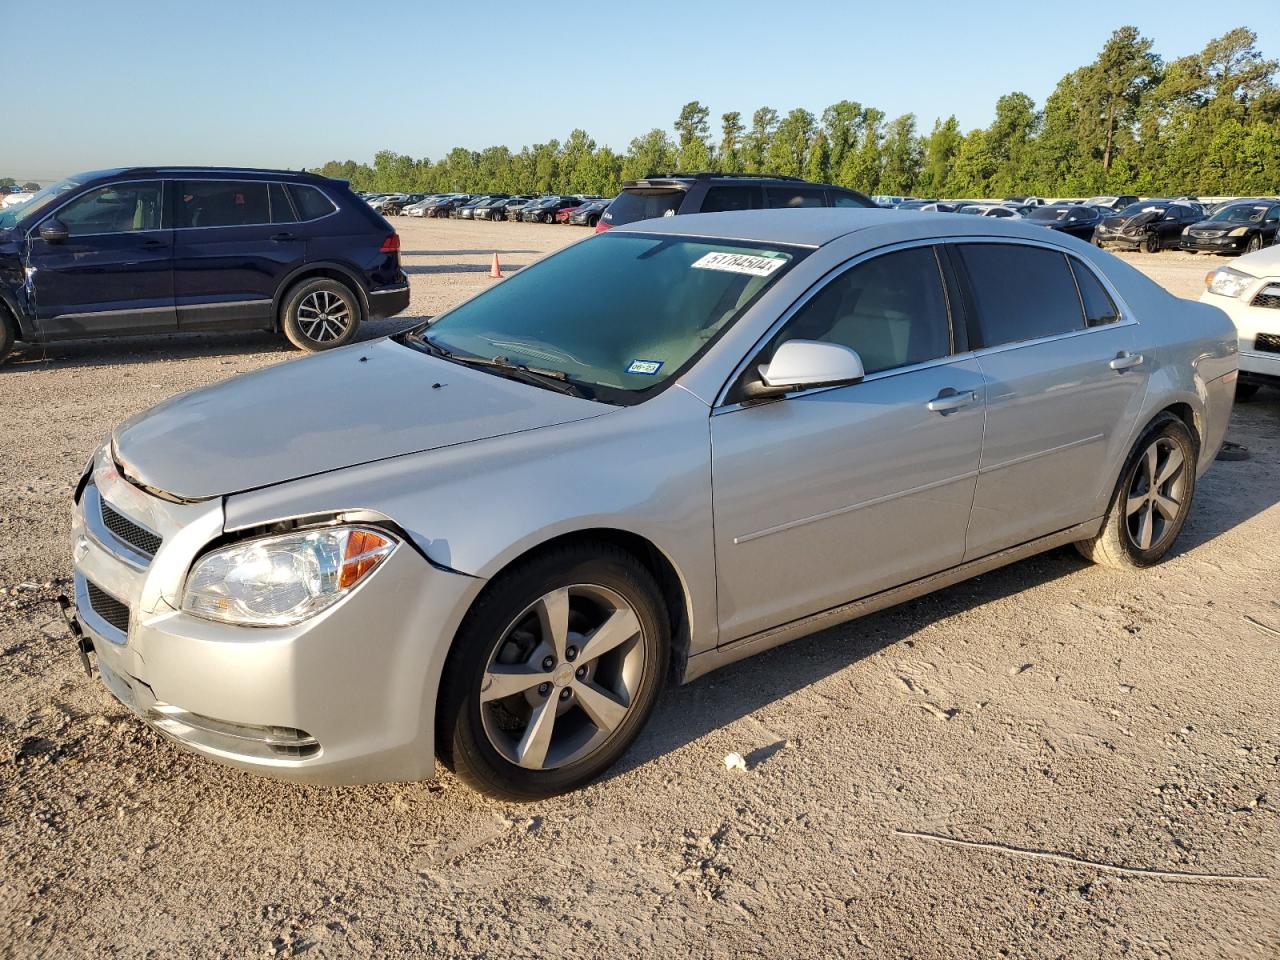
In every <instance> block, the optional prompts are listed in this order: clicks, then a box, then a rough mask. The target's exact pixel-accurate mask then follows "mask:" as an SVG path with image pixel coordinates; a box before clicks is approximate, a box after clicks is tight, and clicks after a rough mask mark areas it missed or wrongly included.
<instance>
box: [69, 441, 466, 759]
mask: <svg viewBox="0 0 1280 960" xmlns="http://www.w3.org/2000/svg"><path fill="white" fill-rule="evenodd" d="M104 460H105V462H104ZM102 500H106V501H107V502H108V503H109V504H110V505H111V507H112V508H113V509H114V510H115V511H116V512H117V513H118V514H120V515H123V516H126V517H128V518H130V519H132V520H136V521H138V522H139V523H140V524H142V523H145V524H146V526H147V527H148V529H150V530H153V531H155V533H156V534H158V535H161V536H162V537H163V540H162V542H161V545H160V547H159V549H158V550H157V551H156V552H155V554H154V556H153V557H151V558H149V561H148V559H147V558H145V557H143V558H142V561H143V562H142V564H140V563H139V557H138V556H137V555H136V554H133V555H131V554H130V553H129V551H128V550H127V549H125V548H124V547H123V546H122V544H121V543H120V542H119V541H117V540H115V539H114V537H113V535H112V534H111V532H110V530H108V529H107V528H106V527H105V524H104V523H103V521H102V518H101V513H100V503H101V501H102ZM222 517H223V510H222V504H221V501H220V500H218V501H205V502H202V503H197V504H185V505H184V504H170V503H167V502H165V501H162V500H159V499H158V498H155V497H152V496H150V495H149V494H146V493H144V492H142V491H141V490H139V489H137V488H136V487H134V486H132V484H130V483H128V482H127V481H125V480H123V479H122V478H120V476H119V474H118V473H116V471H115V469H114V467H113V466H112V465H111V464H110V461H109V459H107V458H104V457H103V456H101V455H99V457H98V458H97V460H96V462H95V469H94V479H93V482H92V484H91V485H89V486H88V487H87V488H86V490H85V493H84V495H83V496H82V497H81V499H80V502H79V503H78V504H77V505H76V506H75V508H74V511H73V519H72V529H73V534H72V535H73V542H74V544H75V556H76V560H75V586H76V602H77V618H78V620H79V622H80V624H81V627H82V629H83V630H84V631H85V633H86V634H87V635H88V637H89V638H90V640H91V641H92V643H93V647H94V652H95V654H96V659H97V663H98V668H99V672H100V674H101V677H102V682H103V684H104V685H105V686H106V687H107V689H108V690H109V691H110V692H111V693H112V694H113V696H115V697H116V698H117V699H118V700H119V701H120V702H121V703H123V704H124V705H125V706H127V707H128V708H129V709H130V710H132V711H133V712H134V713H135V714H137V715H138V716H139V717H140V718H141V719H143V720H144V721H146V722H147V723H148V724H150V725H151V726H153V727H154V728H155V729H157V730H158V731H160V732H161V733H163V734H164V735H166V736H167V737H169V738H171V739H173V740H175V741H177V742H179V743H180V744H182V745H183V746H185V747H187V748H188V749H191V750H194V751H196V752H198V753H201V754H203V755H205V756H208V757H210V758H212V759H215V760H218V761H221V762H223V763H227V764H231V765H233V766H237V767H240V768H243V769H246V770H251V771H254V772H257V773H261V774H266V775H268V776H273V777H277V778H281V779H287V780H294V781H302V782H311V783H327V784H338V783H368V782H376V781H384V780H418V779H424V778H426V777H430V776H431V775H432V773H433V772H434V749H433V748H434V739H433V738H434V723H433V721H434V712H435V707H434V703H435V693H436V685H437V682H438V678H439V670H440V667H441V665H442V664H443V661H444V657H445V655H446V654H447V650H448V645H449V643H450V641H451V638H452V636H453V634H454V631H455V630H456V628H457V625H458V623H459V622H460V620H461V616H462V612H463V611H465V609H466V607H467V606H468V605H469V603H470V601H471V599H472V598H473V597H474V596H475V594H476V593H477V592H478V589H479V586H480V585H482V583H483V581H480V580H477V579H476V578H473V577H468V576H464V575H462V574H456V573H453V572H450V571H446V570H442V569H440V568H438V567H435V566H433V565H431V564H430V563H429V562H427V560H426V559H425V558H423V557H422V556H421V555H420V554H419V553H417V552H416V551H415V550H414V549H413V547H412V545H411V544H409V543H401V544H400V545H399V546H398V547H397V548H396V549H395V551H394V552H393V553H392V554H391V555H390V556H389V557H387V559H386V560H384V561H383V563H382V564H381V566H380V567H379V569H378V570H377V571H376V572H375V573H373V574H371V575H370V576H369V578H368V579H367V580H366V581H365V582H363V583H362V584H361V585H360V586H359V587H358V588H357V589H355V590H354V591H352V593H350V594H349V595H348V596H347V597H345V598H344V599H343V600H341V601H339V602H338V603H336V604H334V605H333V606H332V607H330V608H328V609H327V610H325V611H323V612H322V613H321V614H319V615H317V616H315V617H313V618H311V619H309V620H306V621H304V622H303V623H301V624H298V625H295V626H292V627H270V628H253V627H237V626H232V625H229V624H222V623H216V622H213V621H209V620H204V619H201V618H199V617H194V616H192V615H190V614H188V613H185V612H183V611H182V610H181V609H180V594H181V589H182V584H183V581H184V580H185V577H186V573H187V571H188V570H189V569H190V566H191V563H192V561H193V559H194V558H195V557H196V556H198V555H199V553H200V552H201V551H202V550H203V549H204V548H205V546H206V545H207V544H208V543H209V542H210V541H211V540H213V539H215V538H217V537H219V536H221V535H222ZM100 608H101V609H100Z"/></svg>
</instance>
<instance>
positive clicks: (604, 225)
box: [596, 220, 612, 233]
mask: <svg viewBox="0 0 1280 960" xmlns="http://www.w3.org/2000/svg"><path fill="white" fill-rule="evenodd" d="M610 226H612V224H608V223H605V222H604V221H603V220H601V221H600V222H599V223H597V224H596V233H604V232H605V231H606V230H608V229H609V227H610Z"/></svg>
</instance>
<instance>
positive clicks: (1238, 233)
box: [1227, 227, 1249, 237]
mask: <svg viewBox="0 0 1280 960" xmlns="http://www.w3.org/2000/svg"><path fill="white" fill-rule="evenodd" d="M1248 232H1249V228H1248V227H1236V228H1235V229H1234V230H1232V231H1231V232H1230V233H1228V234H1227V236H1228V237H1243V236H1244V235H1245V234H1246V233H1248Z"/></svg>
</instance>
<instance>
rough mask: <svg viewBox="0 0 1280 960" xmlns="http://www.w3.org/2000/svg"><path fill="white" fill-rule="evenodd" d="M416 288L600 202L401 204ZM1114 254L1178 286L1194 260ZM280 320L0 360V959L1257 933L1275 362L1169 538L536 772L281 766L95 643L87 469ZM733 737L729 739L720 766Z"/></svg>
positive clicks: (912, 951)
mask: <svg viewBox="0 0 1280 960" xmlns="http://www.w3.org/2000/svg"><path fill="white" fill-rule="evenodd" d="M399 224H400V225H401V229H402V233H403V239H404V250H405V261H406V264H407V269H408V270H409V271H410V274H411V279H412V283H413V291H414V293H413V306H412V311H411V314H412V315H411V316H405V317H402V318H398V319H397V320H394V321H387V322H384V323H381V324H377V325H375V326H374V327H371V328H370V329H369V330H368V331H367V334H368V335H369V336H375V335H379V334H383V333H387V332H390V331H392V330H394V329H397V328H399V327H400V326H403V325H406V324H407V323H409V322H411V321H412V320H413V319H414V318H416V317H421V316H426V315H430V314H432V313H435V312H438V311H440V310H441V309H443V308H445V307H446V306H448V305H450V304H452V303H455V302H457V301H458V300H459V299H460V298H461V297H463V296H465V295H467V294H469V293H470V292H472V291H474V290H477V289H480V288H483V287H484V286H485V285H487V284H489V283H490V282H491V281H490V280H489V279H488V277H487V276H486V273H487V269H488V263H489V256H490V255H491V253H492V252H493V251H494V250H497V251H498V252H499V254H500V256H501V257H502V262H503V265H504V267H506V268H508V269H512V268H517V267H519V266H522V265H524V264H527V263H529V262H530V261H531V260H532V259H534V258H535V257H536V256H538V255H539V254H540V253H542V252H544V251H547V250H550V249H553V248H555V247H557V246H559V245H561V244H563V243H565V242H567V241H569V240H572V239H577V238H580V237H582V236H584V235H585V233H586V231H584V230H581V229H577V228H571V227H559V226H539V225H509V224H467V223H463V222H449V221H446V222H439V221H431V222H422V221H404V220H402V221H399ZM1132 261H1133V262H1135V263H1137V264H1138V265H1139V266H1140V267H1142V269H1144V270H1147V271H1148V272H1149V273H1150V274H1151V275H1152V276H1154V277H1155V278H1156V279H1157V280H1159V281H1160V282H1161V283H1164V284H1166V285H1167V286H1169V288H1170V289H1172V290H1174V291H1175V292H1176V293H1179V294H1182V295H1188V296H1194V295H1195V294H1196V293H1197V292H1198V289H1199V286H1200V277H1202V276H1203V273H1204V270H1205V269H1206V266H1207V261H1206V259H1205V258H1195V257H1191V256H1187V255H1181V254H1174V253H1166V254H1161V255H1159V256H1156V257H1151V256H1134V257H1133V258H1132ZM295 355H296V354H294V353H293V352H292V351H290V350H288V349H286V348H285V347H284V346H282V344H281V343H280V342H277V341H276V340H275V339H274V338H271V337H268V336H242V337H238V338H231V339H225V338H222V339H215V338H192V337H187V338H171V339H153V340H147V341H133V342H128V343H123V344H122V343H115V344H101V343H95V344H79V345H74V346H61V347H57V348H53V349H50V350H48V351H47V352H46V351H40V350H32V351H28V352H27V353H26V354H25V355H23V356H21V357H19V358H18V359H17V361H16V362H12V363H10V364H8V365H7V366H5V367H3V368H0V492H3V494H4V496H3V498H2V499H0V588H2V589H3V594H4V595H3V597H0V750H2V753H0V843H2V844H3V850H4V860H3V865H2V866H0V956H3V957H60V956H74V957H87V956H124V957H135V956H136V957H142V956H155V957H185V956H201V957H205V956H209V957H215V956H216V957H243V956H273V955H277V956H289V955H295V954H301V953H305V954H306V955H307V956H309V957H337V956H352V955H354V956H364V955H371V954H375V953H377V954H395V955H415V956H435V955H442V956H445V955H447V956H453V955H461V956H483V957H495V958H496V957H525V956H573V957H598V956H604V955H606V954H608V955H613V956H667V957H670V956H690V957H740V956H753V957H781V956H805V957H810V956H812V957H833V956H860V957H861V956H865V957H918V958H926V957H957V958H959V957H975V956H983V957H989V956H997V955H1000V956H1015V957H1063V956H1071V957H1089V956H1106V957H1113V956H1132V957H1176V958H1179V960H1181V958H1187V957H1227V956H1230V957H1251V958H1263V957H1275V956H1277V955H1280V589H1278V583H1280V575H1278V574H1277V570H1278V569H1280V507H1277V506H1276V503H1277V501H1278V500H1280V393H1276V392H1270V393H1264V394H1263V395H1261V396H1259V398H1258V401H1257V402H1255V403H1253V404H1249V405H1247V406H1241V407H1240V408H1238V409H1237V412H1236V415H1235V419H1234V421H1233V425H1232V430H1231V439H1232V440H1234V441H1236V442H1238V443H1243V444H1245V445H1247V446H1248V447H1249V449H1250V451H1251V453H1252V457H1251V459H1249V460H1247V461H1244V462H1220V463H1218V464H1216V465H1215V467H1214V469H1213V470H1212V471H1211V472H1210V473H1209V474H1208V475H1207V477H1206V478H1205V479H1204V481H1203V483H1202V484H1201V486H1200V487H1199V489H1198V491H1197V494H1198V496H1197V504H1196V508H1195V509H1194V510H1193V512H1192V516H1191V520H1190V523H1189V525H1188V526H1187V528H1186V530H1185V532H1184V533H1183V535H1182V538H1181V540H1180V541H1179V543H1178V545H1177V548H1176V555H1175V556H1174V557H1173V558H1172V559H1170V560H1169V561H1168V562H1166V563H1165V564H1164V565H1162V566H1160V567H1158V568H1156V569H1153V570H1151V571H1149V572H1147V573H1144V574H1142V575H1122V574H1116V573H1113V572H1108V571H1105V570H1102V569H1099V568H1094V567H1090V566H1087V565H1086V564H1085V563H1084V562H1082V561H1081V560H1080V559H1078V558H1077V556H1076V555H1075V554H1074V552H1072V551H1069V550H1061V551H1057V552H1055V553H1051V554H1048V555H1045V556H1042V557H1039V558H1036V559H1033V560H1030V561H1027V562H1024V563H1021V564H1018V565H1016V566H1013V567H1010V568H1007V569H1005V570H1002V571H998V572H996V573H992V574H989V575H987V576H984V577H981V578H979V579H977V580H973V581H971V582H968V583H965V584H962V585H960V586H957V587H954V588H952V589H949V590H946V591H943V592H941V593H939V594H936V595H934V596H931V597H927V598H925V599H922V600H919V601H916V602H914V603H911V604H908V605H906V606H903V607H901V608H898V609H894V610H890V611H887V612H885V613H882V614H879V615H876V616H873V617H871V618H869V619H865V620H862V621H860V622H857V623H854V624H852V625H849V626H845V627H840V628H837V629H834V630H831V631H828V632H826V633H823V634H819V635H816V636H814V637H811V638H808V639H805V640H801V641H798V642H796V643H794V644H792V645H790V646H787V647H783V648H781V649H778V650H775V651H772V652H770V653H767V654H765V655H762V656H760V657H757V658H756V659H754V660H750V661H747V662H744V663H742V664H738V665H736V666H733V667H730V668H728V669H726V670H724V671H722V672H720V673H718V674H714V675H712V676H710V677H707V678H705V679H703V680H701V681H699V682H697V683H694V684H692V685H690V686H687V687H684V688H681V689H677V690H673V691H670V692H669V693H668V694H667V695H666V697H665V699H664V702H662V703H661V704H660V705H659V709H658V713H657V715H656V717H655V720H654V722H653V724H652V725H651V727H650V729H649V730H648V731H647V732H646V733H645V735H644V736H643V737H642V738H641V740H640V742H639V744H638V746H637V747H636V748H635V749H633V750H632V752H631V753H630V755H629V756H628V757H627V758H626V760H625V762H624V763H623V764H622V766H621V768H620V769H618V770H617V771H616V772H615V773H614V774H613V775H611V776H610V777H608V778H607V779H605V780H603V781H602V782H600V783H597V784H595V785H594V786H592V787H590V788H589V789H586V790H584V791H582V792H581V793H578V794H575V795H572V796H567V797H562V798H559V799H556V800H552V801H548V802H546V803H538V804H532V805H528V806H513V805H508V804H501V803H493V802H489V801H487V800H485V799H482V798H480V797H478V796H476V795H474V794H472V793H471V792H469V791H468V790H466V789H465V788H463V787H462V786H461V785H460V784H459V783H457V781H455V780H453V779H452V778H450V777H449V776H447V775H446V776H444V777H442V778H441V779H440V780H439V781H438V782H435V783H424V784H405V785H390V786H376V787H366V788H346V789H336V790H328V789H318V788H301V787H295V786H288V785H284V784H279V783H274V782H270V781H266V780H260V779H257V778H254V777H252V776H249V775H246V774H242V773H238V772H234V771H230V770H227V769H223V768H222V767H219V766H216V765H214V764H212V763H210V762H208V761H205V760H203V759H199V758H196V757H193V756H190V755H188V754H186V753H183V752H181V751H180V750H177V749H175V748H174V747H173V746H171V745H169V744H168V743H166V742H164V741H162V740H161V739H160V738H159V737H158V736H156V735H154V734H153V733H151V732H149V731H148V730H147V729H146V728H144V727H142V726H141V725H140V724H139V723H138V722H136V721H135V720H134V719H133V718H132V716H131V715H129V714H128V713H127V712H126V711H125V710H124V708H122V707H121V706H119V705H118V704H117V703H115V702H114V701H113V700H112V699H111V698H110V697H109V695H108V694H107V693H106V692H105V691H104V690H103V689H101V688H100V687H99V686H98V685H97V684H96V683H91V682H89V681H87V680H86V679H85V677H84V675H83V674H82V673H81V671H80V668H79V665H78V663H77V661H76V658H75V656H74V655H73V653H72V652H71V651H72V648H71V645H70V643H69V642H68V640H67V639H66V637H65V636H64V634H63V631H62V629H61V628H60V627H59V625H58V621H57V618H56V610H55V608H54V606H53V603H52V601H53V598H54V596H56V594H58V593H59V592H63V591H66V590H67V589H68V579H67V573H68V568H69V562H70V561H69V557H68V549H69V548H68V544H67V542H66V541H67V530H68V521H67V511H68V508H69V496H70V487H71V484H72V483H73V482H74V480H75V478H76V476H77V474H78V471H79V469H80V466H81V465H82V464H83V462H84V460H85V459H86V457H87V456H88V454H89V452H90V451H91V450H92V449H93V447H94V446H95V445H96V444H97V443H98V442H99V441H100V440H101V438H102V437H103V436H104V435H105V434H106V432H107V431H108V429H109V428H110V427H111V426H112V425H113V424H114V423H116V422H117V421H118V420H120V419H121V418H123V417H125V416H127V415H129V414H132V413H134V412H135V411H138V410H141V409H143V408H145V407H147V406H149V405H151V404H152V403H154V402H156V401H158V400H160V399H162V398H164V397H167V396H169V395H170V394H173V393H175V392H177V391H180V390H186V389H190V388H192V387H197V386H200V385H202V384H207V383H212V382H214V381H218V380H222V379H224V378H226V377H229V376H232V375H233V374H236V373H239V372H241V371H244V370H248V369H252V368H255V367H261V366H265V365H267V364H272V363H277V362H280V361H282V360H288V359H291V358H292V357H294V356H295ZM730 751H737V752H739V753H741V754H743V755H745V756H746V757H747V760H748V769H747V770H746V771H745V772H743V771H738V770H733V771H727V770H726V769H725V765H724V763H723V758H724V756H725V755H726V754H727V753H729V752H730Z"/></svg>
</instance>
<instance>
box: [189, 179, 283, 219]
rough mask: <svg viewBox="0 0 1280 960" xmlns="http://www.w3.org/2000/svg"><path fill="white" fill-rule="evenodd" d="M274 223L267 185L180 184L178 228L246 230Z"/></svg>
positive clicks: (250, 182)
mask: <svg viewBox="0 0 1280 960" xmlns="http://www.w3.org/2000/svg"><path fill="white" fill-rule="evenodd" d="M270 222H271V213H270V207H269V205H268V202H267V185H266V183H263V182H261V181H254V180H185V181H183V182H181V183H179V184H178V210H177V220H176V223H175V225H176V226H178V227H246V226H252V225H254V224H259V223H270Z"/></svg>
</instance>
